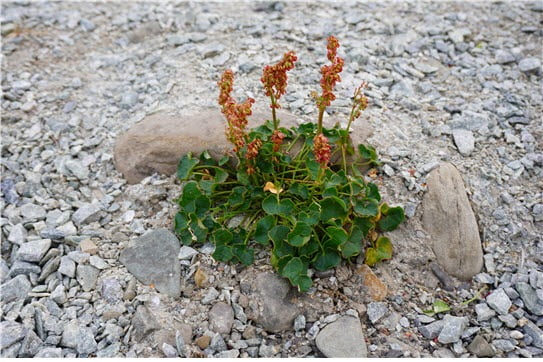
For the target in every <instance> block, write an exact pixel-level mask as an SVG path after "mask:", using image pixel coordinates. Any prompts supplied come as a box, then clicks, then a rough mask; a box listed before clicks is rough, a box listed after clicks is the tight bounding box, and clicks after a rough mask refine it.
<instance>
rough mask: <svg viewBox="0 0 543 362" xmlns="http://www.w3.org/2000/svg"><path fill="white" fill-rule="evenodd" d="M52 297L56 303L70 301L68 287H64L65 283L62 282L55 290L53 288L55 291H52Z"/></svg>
mask: <svg viewBox="0 0 543 362" xmlns="http://www.w3.org/2000/svg"><path fill="white" fill-rule="evenodd" d="M51 299H52V300H53V301H54V302H55V303H57V304H60V305H62V304H64V303H66V302H67V301H68V296H67V295H66V289H65V288H64V285H62V284H59V285H57V287H56V288H55V290H53V292H52V293H51Z"/></svg>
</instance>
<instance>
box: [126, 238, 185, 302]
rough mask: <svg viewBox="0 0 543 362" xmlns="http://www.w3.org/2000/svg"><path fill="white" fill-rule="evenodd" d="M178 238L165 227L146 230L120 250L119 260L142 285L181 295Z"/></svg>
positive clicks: (176, 295)
mask: <svg viewBox="0 0 543 362" xmlns="http://www.w3.org/2000/svg"><path fill="white" fill-rule="evenodd" d="M179 249H180V246H179V240H178V239H177V238H176V237H175V235H173V234H172V233H171V232H170V231H169V230H167V229H158V230H153V231H150V232H148V233H146V234H144V235H143V236H141V237H139V238H138V239H136V241H135V243H134V245H132V246H128V247H127V248H126V249H124V250H123V251H122V252H121V256H120V258H119V260H120V262H121V263H122V264H123V265H124V266H126V268H127V269H128V271H129V272H130V273H132V274H133V275H134V276H135V277H136V278H138V280H139V281H140V282H142V283H144V284H147V285H149V284H154V285H155V288H156V289H157V290H158V291H159V292H161V293H165V294H167V295H169V296H171V297H174V298H177V297H179V295H180V294H181V266H180V264H179V260H178V259H177V255H178V254H179Z"/></svg>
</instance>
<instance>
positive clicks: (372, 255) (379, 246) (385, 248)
mask: <svg viewBox="0 0 543 362" xmlns="http://www.w3.org/2000/svg"><path fill="white" fill-rule="evenodd" d="M390 258H392V243H391V242H390V239H389V238H387V237H384V236H381V237H380V238H379V239H377V241H376V243H375V248H368V249H367V250H366V260H365V263H366V264H368V265H369V266H373V265H375V264H377V263H378V262H380V261H383V260H389V259H390Z"/></svg>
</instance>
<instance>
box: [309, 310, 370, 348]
mask: <svg viewBox="0 0 543 362" xmlns="http://www.w3.org/2000/svg"><path fill="white" fill-rule="evenodd" d="M316 343H317V348H318V349H319V351H321V352H322V354H324V355H325V356H326V357H328V358H355V357H358V358H364V357H366V356H367V354H368V351H367V348H366V342H365V340H364V334H363V333H362V326H361V325H360V320H359V319H358V318H355V317H351V316H343V317H341V318H339V319H338V320H336V321H335V322H332V323H330V324H328V325H327V326H326V327H324V328H323V329H322V330H321V331H320V332H319V334H318V335H317V338H316Z"/></svg>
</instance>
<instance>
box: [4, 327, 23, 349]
mask: <svg viewBox="0 0 543 362" xmlns="http://www.w3.org/2000/svg"><path fill="white" fill-rule="evenodd" d="M25 329H26V328H25V327H24V326H23V325H22V324H20V323H17V322H12V321H3V322H1V323H0V350H3V349H5V348H7V347H9V346H11V345H12V344H14V343H17V342H19V341H20V340H22V339H23V338H24V337H25V335H26V330H25Z"/></svg>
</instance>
